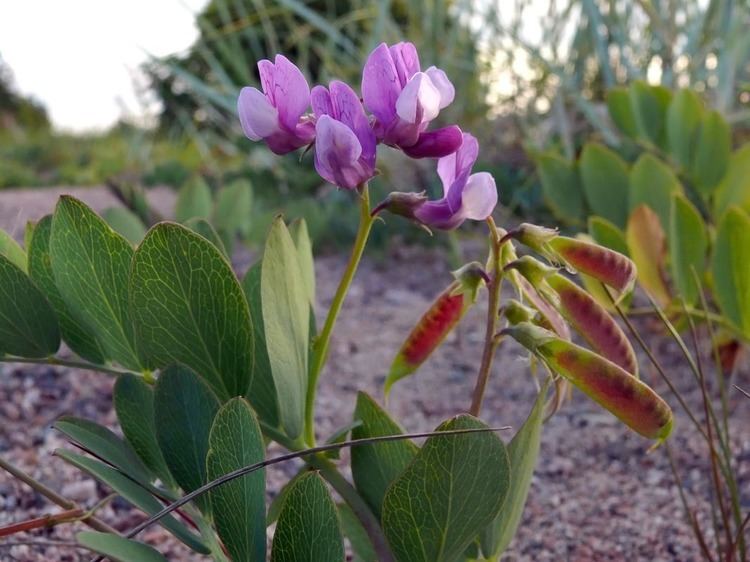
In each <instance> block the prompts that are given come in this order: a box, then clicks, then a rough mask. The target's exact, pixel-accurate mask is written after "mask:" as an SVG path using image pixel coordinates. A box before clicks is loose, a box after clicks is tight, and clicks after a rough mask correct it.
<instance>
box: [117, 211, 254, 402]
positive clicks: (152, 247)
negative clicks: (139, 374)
mask: <svg viewBox="0 0 750 562" xmlns="http://www.w3.org/2000/svg"><path fill="white" fill-rule="evenodd" d="M130 301H131V307H132V311H133V319H134V322H135V327H136V333H137V337H138V344H139V349H140V350H141V353H142V354H143V355H144V357H147V358H148V360H149V362H150V363H151V364H152V365H153V366H155V367H163V366H165V365H169V364H172V363H181V364H183V365H186V366H188V367H190V368H191V369H193V370H194V371H195V372H196V373H198V374H199V375H201V376H202V377H204V378H205V379H206V381H207V382H208V383H209V384H210V386H211V388H212V389H213V390H214V392H215V393H216V395H217V396H218V397H219V398H220V399H221V400H222V401H224V400H228V399H229V398H231V397H233V396H240V395H242V394H244V393H245V391H246V390H247V388H248V384H249V381H250V376H251V372H252V366H253V337H252V322H251V320H250V311H249V309H248V305H247V301H246V300H245V295H244V294H243V292H242V288H241V287H240V284H239V282H238V281H237V278H236V277H235V276H234V272H233V271H232V268H231V267H230V265H229V263H227V261H226V259H224V256H222V255H221V252H219V250H218V249H217V248H216V247H215V246H214V245H213V244H211V243H210V242H209V241H208V240H206V239H205V238H203V237H202V236H199V235H197V234H195V233H194V232H192V231H191V230H189V229H187V228H185V227H184V226H181V225H178V224H175V223H161V224H158V225H156V226H155V227H154V228H152V229H151V230H150V231H149V233H148V234H147V235H146V238H145V239H144V240H143V242H142V243H141V245H140V246H139V247H138V250H137V251H136V253H135V257H134V258H133V267H132V270H131V276H130Z"/></svg>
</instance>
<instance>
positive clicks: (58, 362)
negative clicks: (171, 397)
mask: <svg viewBox="0 0 750 562" xmlns="http://www.w3.org/2000/svg"><path fill="white" fill-rule="evenodd" d="M0 363H26V364H31V365H51V366H53V367H69V368H71V369H85V370H87V371H98V372H100V373H106V374H108V375H115V376H117V375H124V374H126V373H129V372H130V371H121V370H119V369H111V368H109V367H105V366H103V365H95V364H94V363H87V362H86V361H70V360H67V359H60V358H59V357H45V358H43V359H29V358H26V357H11V356H8V355H4V356H2V357H0Z"/></svg>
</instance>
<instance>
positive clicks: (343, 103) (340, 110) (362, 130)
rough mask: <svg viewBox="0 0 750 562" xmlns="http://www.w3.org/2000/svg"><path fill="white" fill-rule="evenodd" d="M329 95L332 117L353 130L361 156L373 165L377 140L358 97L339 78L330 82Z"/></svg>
mask: <svg viewBox="0 0 750 562" xmlns="http://www.w3.org/2000/svg"><path fill="white" fill-rule="evenodd" d="M330 95H331V101H332V105H333V108H334V113H335V115H334V117H335V118H336V119H337V120H339V121H341V122H342V123H344V125H346V126H347V127H349V128H350V129H351V130H352V131H354V134H355V135H356V136H357V140H359V144H360V146H361V148H362V156H364V157H365V159H366V160H367V163H368V164H369V165H371V166H373V167H374V166H375V147H376V144H377V141H376V139H375V133H373V131H372V127H371V126H370V120H369V119H368V118H367V114H366V113H365V109H364V107H362V102H360V101H359V97H357V94H356V93H354V90H352V88H351V86H349V85H348V84H345V83H344V82H341V81H339V80H334V81H333V82H331V94H330Z"/></svg>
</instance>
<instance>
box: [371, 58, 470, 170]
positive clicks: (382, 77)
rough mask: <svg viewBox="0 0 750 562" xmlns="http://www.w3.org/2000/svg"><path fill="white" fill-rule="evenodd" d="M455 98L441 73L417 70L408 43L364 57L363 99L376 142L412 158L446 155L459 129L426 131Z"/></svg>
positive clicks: (457, 141) (454, 145)
mask: <svg viewBox="0 0 750 562" xmlns="http://www.w3.org/2000/svg"><path fill="white" fill-rule="evenodd" d="M454 96H455V90H454V88H453V84H451V82H450V80H448V77H447V76H446V75H445V72H443V71H442V70H440V69H438V68H435V67H434V66H431V67H430V68H428V69H427V70H426V71H424V72H421V70H420V66H419V56H418V55H417V49H416V48H415V47H414V45H413V44H412V43H397V44H396V45H393V46H392V47H388V45H386V44H385V43H381V44H380V45H378V47H377V48H376V49H375V50H374V51H373V52H372V53H370V56H369V57H368V58H367V62H366V63H365V68H364V72H363V73H362V97H363V99H364V103H365V107H366V108H367V109H368V110H369V111H370V112H371V113H372V114H373V115H374V116H375V133H376V135H377V138H378V140H381V141H383V142H384V143H385V144H389V145H392V146H397V147H399V148H401V149H402V150H403V151H404V152H405V153H406V154H408V155H409V156H411V157H413V158H424V157H433V158H438V157H441V156H447V155H448V154H451V153H452V152H455V151H456V149H457V148H458V147H459V146H460V144H461V130H460V129H459V128H458V127H456V126H455V125H452V126H450V127H445V128H442V129H437V130H435V131H430V132H426V131H425V130H426V129H427V126H428V125H429V123H430V121H432V120H433V119H435V118H436V117H437V116H438V113H439V112H440V110H441V109H443V108H445V107H447V106H448V105H449V104H450V103H451V102H452V101H453V97H454Z"/></svg>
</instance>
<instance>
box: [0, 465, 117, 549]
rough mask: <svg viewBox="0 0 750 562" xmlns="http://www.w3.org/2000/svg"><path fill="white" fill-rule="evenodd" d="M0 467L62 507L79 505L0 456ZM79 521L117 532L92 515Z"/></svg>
mask: <svg viewBox="0 0 750 562" xmlns="http://www.w3.org/2000/svg"><path fill="white" fill-rule="evenodd" d="M0 468H2V469H3V470H5V471H6V472H7V473H8V474H10V475H12V476H14V477H15V478H17V479H18V480H20V481H21V482H23V483H24V484H26V485H27V486H29V487H31V488H33V489H34V490H36V491H37V492H39V493H40V494H42V495H43V496H44V497H45V498H47V499H48V500H50V501H51V502H52V503H54V504H57V505H59V506H60V507H62V508H63V509H67V510H74V509H79V507H78V506H77V505H76V504H75V503H73V502H72V501H70V500H68V499H66V498H64V497H63V496H61V495H60V494H58V493H57V492H55V491H54V490H52V489H51V488H48V487H47V486H45V485H44V484H42V483H41V482H39V481H38V480H35V479H34V478H33V477H31V476H29V475H28V474H26V473H25V472H24V471H23V470H21V469H20V468H18V467H16V466H13V465H12V464H10V463H9V462H7V461H6V460H5V459H3V458H0ZM81 521H83V523H85V524H86V525H88V526H89V527H91V528H92V529H96V530H97V531H102V532H104V533H113V534H115V535H118V534H119V533H118V532H117V530H116V529H113V528H112V527H110V526H109V525H107V524H106V523H104V522H103V521H101V520H99V519H97V518H96V517H93V516H90V517H83V518H82V519H81Z"/></svg>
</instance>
